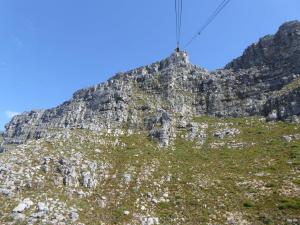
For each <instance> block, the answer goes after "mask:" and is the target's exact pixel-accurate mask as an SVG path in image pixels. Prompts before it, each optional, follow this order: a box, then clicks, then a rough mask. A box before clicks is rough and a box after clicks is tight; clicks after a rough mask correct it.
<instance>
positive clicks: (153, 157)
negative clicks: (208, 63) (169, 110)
mask: <svg viewBox="0 0 300 225" xmlns="http://www.w3.org/2000/svg"><path fill="white" fill-rule="evenodd" d="M194 121H195V122H197V123H199V124H201V123H206V124H208V128H207V130H206V132H207V139H206V141H205V143H204V144H203V145H202V146H199V145H197V144H196V143H195V142H194V141H188V140H186V138H185V137H184V135H185V133H186V131H184V130H182V131H178V133H177V137H176V139H175V141H174V144H173V145H171V146H170V147H168V148H167V149H161V148H159V147H158V146H157V144H156V143H154V142H153V141H151V140H150V139H149V138H148V135H147V133H146V132H145V133H143V132H141V133H140V134H134V135H121V136H119V137H113V136H105V135H99V134H97V133H94V132H90V131H87V130H74V131H72V132H71V136H70V137H69V138H68V139H66V140H64V139H58V140H56V141H52V142H42V147H43V148H42V150H41V151H40V152H39V153H35V152H32V151H30V149H32V148H33V147H32V146H30V145H29V146H28V153H27V155H28V156H29V157H31V159H32V160H33V164H35V165H38V163H39V161H38V160H36V158H37V155H38V157H39V158H40V157H41V156H51V155H55V156H56V157H58V158H60V157H67V158H68V157H72V156H74V154H75V153H81V154H82V155H83V156H84V159H85V160H89V161H93V162H94V161H95V162H98V163H100V162H102V163H107V164H108V165H110V166H109V168H108V169H107V171H108V177H107V178H105V179H104V178H103V179H102V180H101V181H99V184H98V185H97V187H96V188H95V189H94V190H93V191H92V194H91V195H89V196H87V197H85V198H78V197H76V196H75V197H68V194H67V188H59V187H55V186H54V185H53V182H52V180H51V176H52V175H53V174H51V173H52V172H50V173H48V174H47V179H46V184H45V185H44V186H43V188H41V187H37V188H36V189H34V190H32V189H28V190H23V192H22V197H30V196H31V198H33V197H32V196H33V195H36V193H41V195H42V193H47V197H48V198H58V199H60V200H62V201H64V202H66V203H67V205H68V206H73V205H75V206H76V207H77V208H80V211H79V214H80V219H79V222H82V223H85V224H93V223H94V221H102V222H103V223H105V224H127V223H132V221H137V219H136V215H138V216H143V215H148V214H150V215H151V216H155V217H158V218H159V221H160V224H191V225H194V224H209V223H210V224H226V223H228V221H229V220H230V219H231V218H232V217H234V218H235V220H236V221H237V222H236V224H242V221H243V220H245V221H248V222H249V223H250V224H286V221H287V219H298V220H299V219H300V199H299V186H300V182H299V176H300V141H299V140H293V141H291V142H287V141H284V139H283V138H282V136H283V135H294V134H299V133H300V127H299V125H295V124H290V123H284V122H272V123H266V122H264V121H263V120H262V119H260V118H246V119H221V118H212V117H197V118H194ZM227 126H229V127H233V128H236V129H238V130H239V131H240V134H238V135H236V136H228V137H227V136H226V137H225V138H224V139H220V138H218V137H215V136H214V132H215V131H216V130H217V129H220V128H222V127H227ZM221 142H224V145H223V146H221V147H218V148H215V147H213V144H214V143H221ZM236 143H243V145H236ZM234 146H238V147H234ZM241 146H242V147H241ZM96 149H99V150H100V151H101V152H99V151H95V150H96ZM5 154H6V155H5ZM7 154H9V153H4V155H3V156H1V157H8V155H7ZM53 171H54V168H53ZM53 173H54V172H53ZM40 174H44V173H43V172H41V173H40ZM124 174H130V175H131V181H130V182H129V183H125V182H124ZM38 175H39V174H37V176H38ZM81 189H82V190H83V191H88V189H87V188H83V187H81ZM102 196H105V197H106V198H107V205H106V207H103V208H102V207H99V201H101V197H102ZM149 196H150V197H149ZM154 199H155V200H154ZM161 199H163V200H161ZM0 201H1V202H3V206H2V208H1V209H0V212H1V213H2V214H5V213H10V211H11V210H12V208H13V207H15V205H16V202H14V201H10V200H8V199H5V198H3V197H0ZM142 206H143V207H144V208H145V209H142ZM125 210H126V211H129V212H130V214H129V215H124V211H125ZM6 219H7V218H6ZM3 221H5V222H6V221H7V220H3V219H1V222H3Z"/></svg>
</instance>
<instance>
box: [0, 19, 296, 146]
mask: <svg viewBox="0 0 300 225" xmlns="http://www.w3.org/2000/svg"><path fill="white" fill-rule="evenodd" d="M299 81H300V22H298V21H293V22H288V23H285V24H283V25H282V26H281V27H280V29H279V31H278V32H277V33H276V34H275V35H268V36H266V37H264V38H262V39H260V40H259V42H258V43H256V44H253V45H251V46H250V47H248V48H247V49H246V51H245V52H244V54H243V55H242V56H241V57H239V58H237V59H235V60H233V61H232V62H231V63H229V64H228V65H226V66H225V68H224V69H220V70H216V71H214V72H208V71H207V70H205V69H203V68H200V67H198V66H195V65H193V64H191V63H190V62H189V59H188V56H187V53H185V52H174V53H173V54H172V55H171V56H170V57H168V58H166V59H164V60H162V61H160V62H156V63H153V64H151V65H148V66H144V67H140V68H137V69H134V70H131V71H129V72H126V73H118V74H117V75H115V76H114V77H112V78H111V79H110V80H108V81H107V82H104V83H101V84H98V85H95V86H94V87H90V88H86V89H82V90H79V91H77V92H76V93H74V95H73V97H72V99H71V100H69V101H66V102H64V103H63V104H61V105H59V106H57V107H55V108H52V109H47V110H40V111H31V112H25V113H23V114H21V115H18V116H15V117H14V118H13V119H12V120H11V121H10V123H8V124H7V125H6V131H5V133H4V135H3V137H4V140H5V143H16V144H19V143H24V142H25V141H26V140H28V139H38V138H41V137H45V136H47V134H48V131H49V130H55V129H89V130H93V131H98V132H99V133H111V134H114V135H118V134H121V133H122V132H129V133H132V132H136V131H140V130H146V131H148V132H149V136H150V137H152V138H153V139H155V140H158V142H159V143H160V145H162V146H166V145H168V144H170V142H171V141H172V138H174V137H175V136H176V129H177V128H178V127H181V128H186V129H190V127H188V126H187V124H189V122H190V121H191V119H192V118H193V116H197V115H205V114H208V115H214V116H220V117H242V116H255V115H258V116H264V117H267V118H268V119H270V120H272V119H275V120H277V119H282V120H286V119H295V118H297V116H299V115H300V82H299Z"/></svg>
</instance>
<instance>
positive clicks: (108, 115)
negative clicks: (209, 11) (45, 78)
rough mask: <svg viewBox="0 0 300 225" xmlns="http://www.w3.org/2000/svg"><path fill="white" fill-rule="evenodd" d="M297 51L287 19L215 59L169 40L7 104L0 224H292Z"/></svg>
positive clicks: (297, 167) (299, 102)
mask: <svg viewBox="0 0 300 225" xmlns="http://www.w3.org/2000/svg"><path fill="white" fill-rule="evenodd" d="M299 59H300V22H299V21H292V22H287V23H285V24H283V25H282V26H281V27H280V28H279V30H278V32H277V33H276V34H275V35H268V36H266V37H263V38H261V39H260V40H259V41H258V42H257V43H254V44H253V45H251V46H249V47H248V48H247V49H246V51H245V52H244V53H243V55H242V56H241V57H239V58H237V59H235V60H233V61H232V62H230V63H229V64H227V65H226V66H225V67H224V68H223V69H220V70H216V71H213V72H209V71H207V70H206V69H204V68H201V67H198V66H195V65H193V64H192V63H191V62H190V61H189V57H188V54H187V53H186V52H182V51H181V52H174V53H172V54H171V55H170V56H169V57H167V58H166V59H163V60H161V61H159V62H156V63H153V64H150V65H148V66H143V67H140V68H137V69H133V70H131V71H128V72H125V73H119V74H116V75H115V76H113V77H112V78H111V79H109V80H108V81H107V82H104V83H101V84H97V85H95V86H94V87H90V88H85V89H81V90H79V91H77V92H75V93H74V94H73V97H72V98H71V99H70V100H68V101H66V102H64V103H62V104H61V105H59V106H57V107H54V108H52V109H45V110H34V111H31V112H25V113H23V114H21V115H18V116H15V117H14V118H13V119H12V120H11V121H10V122H9V123H8V124H7V125H6V130H5V132H4V134H3V140H4V145H3V149H5V150H6V151H4V152H2V153H1V154H0V203H1V207H0V224H124V225H125V224H142V225H155V224H182V225H185V224H190V225H194V224H207V225H214V224H229V225H241V224H242V225H248V224H249V225H250V224H255V225H259V224H274V225H275V224H276V225H277V224H279V225H281V224H282V225H283V224H295V225H296V224H300V126H299V124H300V61H299ZM0 142H1V140H0Z"/></svg>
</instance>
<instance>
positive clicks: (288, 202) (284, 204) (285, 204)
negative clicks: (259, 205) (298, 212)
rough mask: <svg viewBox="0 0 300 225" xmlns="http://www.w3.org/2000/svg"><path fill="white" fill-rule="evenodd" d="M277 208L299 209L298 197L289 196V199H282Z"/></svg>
mask: <svg viewBox="0 0 300 225" xmlns="http://www.w3.org/2000/svg"><path fill="white" fill-rule="evenodd" d="M278 208H279V209H281V210H283V209H300V199H298V198H291V199H283V200H281V202H280V204H279V206H278Z"/></svg>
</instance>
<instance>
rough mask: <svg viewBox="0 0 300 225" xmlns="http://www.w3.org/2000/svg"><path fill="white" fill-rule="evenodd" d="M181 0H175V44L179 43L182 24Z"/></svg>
mask: <svg viewBox="0 0 300 225" xmlns="http://www.w3.org/2000/svg"><path fill="white" fill-rule="evenodd" d="M182 5H183V4H182V0H175V17H176V44H177V47H179V45H180V39H181V26H182Z"/></svg>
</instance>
